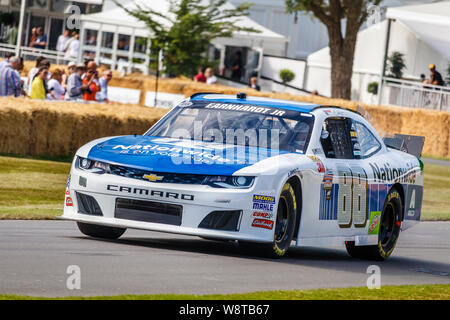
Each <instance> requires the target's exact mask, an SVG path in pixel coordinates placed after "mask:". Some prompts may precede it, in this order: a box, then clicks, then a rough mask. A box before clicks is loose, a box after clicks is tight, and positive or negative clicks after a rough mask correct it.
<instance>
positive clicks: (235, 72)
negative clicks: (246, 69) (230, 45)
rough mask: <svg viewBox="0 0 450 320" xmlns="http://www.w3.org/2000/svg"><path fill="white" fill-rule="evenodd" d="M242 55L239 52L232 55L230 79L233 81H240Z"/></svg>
mask: <svg viewBox="0 0 450 320" xmlns="http://www.w3.org/2000/svg"><path fill="white" fill-rule="evenodd" d="M242 68H243V67H242V53H241V52H240V51H238V52H236V53H235V54H234V60H233V65H232V66H231V70H232V73H231V79H232V80H233V81H237V82H239V81H241V78H242Z"/></svg>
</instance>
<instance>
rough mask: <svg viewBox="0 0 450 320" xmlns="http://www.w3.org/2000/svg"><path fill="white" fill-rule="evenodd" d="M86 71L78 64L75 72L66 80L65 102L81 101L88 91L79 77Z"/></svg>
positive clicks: (82, 65) (83, 66)
mask: <svg viewBox="0 0 450 320" xmlns="http://www.w3.org/2000/svg"><path fill="white" fill-rule="evenodd" d="M85 71H86V67H85V65H84V64H78V65H77V66H76V68H75V72H74V73H72V74H71V75H70V76H69V79H67V93H66V100H67V101H76V100H82V99H83V93H84V92H85V91H87V90H88V86H86V85H83V80H82V79H81V76H82V75H83V74H84V72H85Z"/></svg>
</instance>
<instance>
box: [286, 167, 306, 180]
mask: <svg viewBox="0 0 450 320" xmlns="http://www.w3.org/2000/svg"><path fill="white" fill-rule="evenodd" d="M297 174H298V175H299V176H300V178H302V179H303V174H302V172H301V171H300V169H299V168H295V169H292V170H291V171H289V173H288V179H289V178H290V177H293V176H295V175H297Z"/></svg>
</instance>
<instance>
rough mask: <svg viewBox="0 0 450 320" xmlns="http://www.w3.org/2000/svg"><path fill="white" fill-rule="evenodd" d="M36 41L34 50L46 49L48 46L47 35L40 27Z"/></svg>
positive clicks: (37, 30)
mask: <svg viewBox="0 0 450 320" xmlns="http://www.w3.org/2000/svg"><path fill="white" fill-rule="evenodd" d="M36 35H37V38H36V41H34V43H33V48H37V49H45V47H46V46H47V35H46V34H44V29H43V28H42V27H39V28H37V29H36Z"/></svg>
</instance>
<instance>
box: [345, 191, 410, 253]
mask: <svg viewBox="0 0 450 320" xmlns="http://www.w3.org/2000/svg"><path fill="white" fill-rule="evenodd" d="M402 212H403V206H402V199H401V196H400V193H399V192H398V191H397V189H392V190H391V191H390V192H389V194H388V195H387V197H386V201H385V203H384V207H383V211H382V213H381V219H380V230H379V232H378V245H374V246H355V242H353V241H349V242H347V243H346V244H345V246H346V248H347V252H348V254H349V255H350V256H352V257H353V258H358V259H365V260H375V261H384V260H386V259H387V258H389V256H390V255H391V254H392V252H393V251H394V249H395V246H396V244H397V240H398V237H399V235H400V227H401V221H402Z"/></svg>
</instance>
